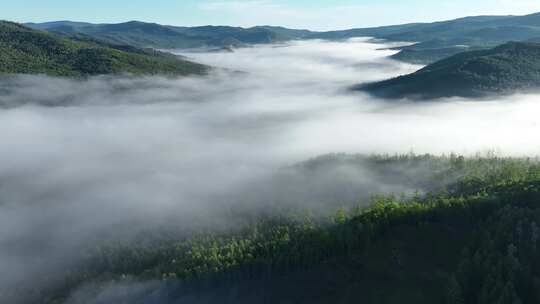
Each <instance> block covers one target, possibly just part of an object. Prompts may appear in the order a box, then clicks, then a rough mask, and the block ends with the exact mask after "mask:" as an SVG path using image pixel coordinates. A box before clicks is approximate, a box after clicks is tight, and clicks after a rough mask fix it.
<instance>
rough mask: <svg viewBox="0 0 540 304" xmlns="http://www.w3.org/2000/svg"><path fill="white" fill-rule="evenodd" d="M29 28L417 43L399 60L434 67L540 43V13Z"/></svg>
mask: <svg viewBox="0 0 540 304" xmlns="http://www.w3.org/2000/svg"><path fill="white" fill-rule="evenodd" d="M26 25H27V26H29V27H32V28H35V29H41V30H47V31H50V32H54V33H56V34H60V35H65V36H71V37H90V38H93V39H98V40H101V41H105V42H107V43H112V44H121V45H131V46H135V47H143V48H146V47H150V48H157V49H172V48H177V49H187V48H202V47H211V48H224V47H227V48H228V47H241V46H247V45H251V44H263V43H275V42H284V41H290V40H296V39H329V40H341V39H348V38H354V37H367V36H369V37H374V38H377V39H385V40H388V41H409V42H416V43H415V44H414V45H411V46H406V47H400V48H399V49H398V50H400V53H398V54H396V55H395V56H394V58H395V59H397V60H402V61H406V62H412V63H419V64H429V63H433V62H435V61H437V60H440V59H443V58H446V57H449V56H452V55H455V54H457V53H461V52H464V51H470V50H478V49H487V48H492V47H494V46H497V45H500V44H503V43H506V42H509V41H526V40H530V39H540V13H536V14H531V15H526V16H476V17H465V18H460V19H455V20H450V21H441V22H434V23H411V24H404V25H393V26H382V27H374V28H359V29H350V30H342V31H329V32H313V31H308V30H295V29H288V28H284V27H273V26H257V27H252V28H240V27H229V26H199V27H177V26H167V25H159V24H155V23H144V22H138V21H131V22H126V23H119V24H91V23H84V22H71V21H56V22H48V23H38V24H36V23H28V24H26Z"/></svg>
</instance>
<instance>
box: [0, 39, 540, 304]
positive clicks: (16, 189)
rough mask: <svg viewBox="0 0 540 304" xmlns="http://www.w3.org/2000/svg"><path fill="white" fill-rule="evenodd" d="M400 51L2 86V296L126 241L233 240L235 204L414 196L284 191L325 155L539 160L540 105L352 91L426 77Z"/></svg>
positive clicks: (346, 177)
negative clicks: (182, 232)
mask: <svg viewBox="0 0 540 304" xmlns="http://www.w3.org/2000/svg"><path fill="white" fill-rule="evenodd" d="M386 47H388V46H386V45H383V44H374V43H369V42H368V40H363V39H356V40H351V41H349V42H322V41H303V42H294V43H291V44H287V45H279V46H258V47H253V48H244V49H238V50H235V52H233V53H226V52H223V53H188V54H181V55H184V56H187V57H189V58H191V59H192V60H194V61H197V62H201V63H204V64H208V65H212V66H215V67H220V68H224V69H219V70H216V71H215V72H213V73H211V75H208V76H204V77H191V78H189V77H188V78H179V79H169V78H162V77H144V78H132V77H112V76H102V77H94V78H90V79H88V80H68V79H61V78H50V77H45V76H13V77H6V78H3V79H1V80H0V160H1V161H0V289H4V288H12V287H14V286H16V285H17V282H20V281H28V280H32V279H33V278H34V277H35V276H36V275H40V274H41V273H44V272H47V271H49V270H50V269H56V268H60V269H61V268H62V267H63V266H65V265H64V263H67V262H65V261H69V263H76V262H77V261H76V260H77V257H76V255H77V254H76V252H77V248H79V247H80V246H81V245H82V244H83V243H86V242H91V241H92V240H93V239H99V238H100V237H101V236H103V235H108V234H110V233H111V231H112V230H115V229H117V230H118V231H123V230H126V233H131V232H133V231H135V230H137V229H136V227H145V225H147V226H152V225H162V224H163V223H168V222H169V221H174V222H175V225H180V226H182V227H184V228H186V227H190V226H191V225H192V224H193V223H197V224H198V225H204V224H205V223H204V222H205V221H207V222H208V224H211V225H214V226H219V225H220V224H222V222H226V221H234V220H235V219H230V218H227V219H225V218H222V217H220V216H219V215H218V214H219V213H220V212H222V211H223V209H226V208H227V206H228V205H229V204H230V203H232V202H235V203H237V202H242V203H244V204H247V203H250V202H252V203H253V205H254V206H258V205H261V204H265V203H269V202H275V201H279V202H280V203H283V204H287V203H289V202H286V200H287V198H288V199H290V200H291V202H290V203H291V204H304V203H305V204H307V203H308V202H305V201H304V200H306V199H307V198H310V199H311V198H312V197H311V196H312V195H318V196H321V197H335V196H336V194H335V193H337V192H339V193H342V192H343V191H341V190H343V189H344V186H343V184H340V183H341V181H343V183H345V182H346V183H348V184H347V185H349V184H351V185H352V186H355V185H358V184H362V185H369V184H370V183H373V184H377V185H378V186H377V187H379V188H377V189H376V190H379V191H386V192H400V191H408V190H413V189H407V188H406V187H402V186H401V185H395V184H394V185H384V183H382V182H381V181H377V183H375V181H371V180H370V177H369V175H368V174H364V172H363V171H362V169H354V170H353V169H344V168H337V169H336V171H335V172H330V173H329V175H328V176H324V175H321V176H311V177H309V178H308V179H306V178H298V179H296V180H297V181H301V183H300V182H299V183H298V184H295V185H294V186H295V187H296V189H295V190H294V191H292V190H290V189H286V187H285V186H286V185H283V184H282V183H280V182H279V181H276V180H275V178H273V176H274V175H275V174H276V172H279V170H281V168H285V167H288V166H291V165H294V164H295V163H298V162H301V161H304V160H307V159H310V158H313V157H316V156H319V155H323V154H327V153H338V152H339V153H341V152H343V153H366V154H369V153H390V154H394V153H408V152H410V151H414V152H416V153H434V154H442V153H450V152H456V153H462V154H474V153H477V152H485V151H491V150H494V151H497V152H498V153H500V154H502V155H514V156H520V155H537V154H538V151H540V137H538V136H537V134H539V133H540V125H539V124H538V118H537V117H538V114H537V113H538V111H539V110H540V104H539V99H540V96H536V95H516V96H510V97H504V98H502V99H498V100H492V101H481V102H478V101H470V100H462V99H452V100H438V101H435V102H422V103H414V102H412V103H411V102H408V101H397V102H396V101H392V102H388V101H384V100H381V99H375V98H372V97H369V96H368V95H366V94H363V93H357V92H351V91H349V90H348V89H349V87H351V86H353V85H356V84H359V83H362V82H369V81H376V80H381V79H386V78H390V77H395V76H398V75H402V74H406V73H410V72H413V71H415V70H417V69H419V68H420V66H413V65H409V64H405V63H401V62H397V61H393V60H390V59H387V57H388V56H389V55H392V54H393V53H394V52H395V51H389V50H382V49H383V48H386ZM335 176H341V177H342V179H340V178H337V179H336V178H335ZM269 180H271V181H272V182H268V181H269ZM330 180H332V181H333V183H330V182H329V181H330ZM263 181H264V182H263ZM287 186H289V187H290V186H291V185H287ZM282 187H283V188H282ZM303 187H304V188H303ZM313 189H317V191H319V192H317V193H316V194H313ZM347 189H349V188H347ZM276 193H277V194H282V195H283V196H282V197H278V195H277V194H276ZM340 195H341V194H340ZM343 195H344V196H346V197H343V198H341V199H352V196H354V195H357V193H354V192H351V193H345V194H343ZM338 196H339V195H338ZM338 198H339V197H338ZM254 208H257V207H254ZM128 228H129V229H128ZM85 245H88V244H85ZM36 284H37V283H36ZM0 302H2V301H1V299H0Z"/></svg>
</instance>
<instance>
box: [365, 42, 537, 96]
mask: <svg viewBox="0 0 540 304" xmlns="http://www.w3.org/2000/svg"><path fill="white" fill-rule="evenodd" d="M538 85H540V44H538V43H534V42H527V43H525V42H509V43H506V44H503V45H501V46H498V47H496V48H493V49H490V50H480V51H470V52H464V53H460V54H457V55H454V56H452V57H450V58H447V59H443V60H440V61H438V62H436V63H433V64H430V65H428V66H426V67H425V68H423V69H421V70H419V71H417V72H415V73H412V74H409V75H405V76H400V77H397V78H393V79H390V80H385V81H381V82H376V83H371V84H367V85H362V86H360V87H359V89H361V90H365V91H367V92H369V93H371V94H373V95H376V96H380V97H383V98H414V99H435V98H442V97H454V96H459V97H471V98H478V97H487V96H490V95H494V94H497V95H501V94H503V95H504V94H511V93H515V92H516V91H518V90H519V91H524V92H527V91H529V92H530V91H533V92H534V91H536V90H537V88H538Z"/></svg>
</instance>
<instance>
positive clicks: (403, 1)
mask: <svg viewBox="0 0 540 304" xmlns="http://www.w3.org/2000/svg"><path fill="white" fill-rule="evenodd" d="M0 2H4V3H2V4H1V7H2V8H1V13H0V19H7V20H12V21H18V22H43V21H51V20H75V21H89V22H107V23H115V22H123V21H129V20H141V21H148V22H157V23H162V24H171V25H187V26H191V25H206V24H213V25H217V24H220V25H236V26H253V25H266V24H270V25H283V26H288V27H295V28H309V29H314V30H328V29H343V28H352V27H365V26H377V25H386V24H398V23H405V22H416V21H436V20H444V19H450V18H456V17H462V16H470V15H487V14H497V15H508V14H519V15H521V14H528V13H533V12H540V0H454V1H446V0H439V1H436V0H151V1H148V0H89V1H73V0H0Z"/></svg>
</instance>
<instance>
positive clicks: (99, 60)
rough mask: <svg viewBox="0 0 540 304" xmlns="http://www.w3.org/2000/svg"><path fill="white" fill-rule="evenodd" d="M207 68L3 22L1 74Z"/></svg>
mask: <svg viewBox="0 0 540 304" xmlns="http://www.w3.org/2000/svg"><path fill="white" fill-rule="evenodd" d="M207 70H208V67H206V66H203V65H200V64H196V63H192V62H189V61H185V60H182V59H180V58H179V57H177V56H173V55H169V54H165V53H161V52H157V51H153V50H142V49H137V48H135V47H132V46H121V45H112V44H106V43H103V42H101V41H96V40H93V39H87V38H78V39H68V38H63V37H58V36H56V35H54V34H50V33H47V32H43V31H40V30H33V29H30V28H27V27H25V26H22V25H20V24H17V23H12V22H7V21H0V74H46V75H51V76H88V75H100V74H122V73H126V74H135V75H143V74H162V75H189V74H203V73H205V72H206V71H207Z"/></svg>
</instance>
